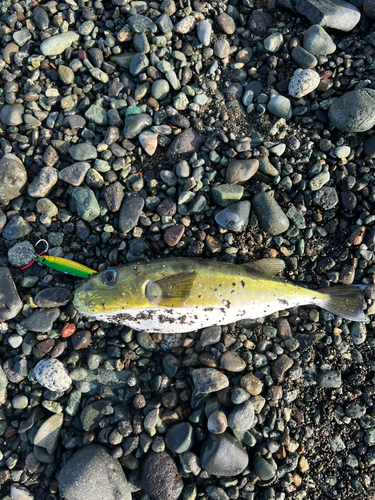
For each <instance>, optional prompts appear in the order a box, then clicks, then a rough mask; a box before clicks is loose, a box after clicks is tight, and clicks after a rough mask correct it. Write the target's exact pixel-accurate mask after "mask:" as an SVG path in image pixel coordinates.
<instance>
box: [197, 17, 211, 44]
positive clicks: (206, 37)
mask: <svg viewBox="0 0 375 500" xmlns="http://www.w3.org/2000/svg"><path fill="white" fill-rule="evenodd" d="M211 33H212V26H211V23H209V22H208V21H207V19H203V20H202V21H199V23H198V25H197V34H198V38H199V41H200V42H201V44H202V45H205V46H206V47H208V46H209V45H210V42H211Z"/></svg>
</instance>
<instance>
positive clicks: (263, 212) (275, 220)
mask: <svg viewBox="0 0 375 500" xmlns="http://www.w3.org/2000/svg"><path fill="white" fill-rule="evenodd" d="M253 208H254V211H255V214H256V216H257V217H258V221H259V225H260V227H261V228H262V229H263V231H267V232H268V233H270V234H272V236H276V235H278V234H282V233H284V232H285V231H287V230H288V229H289V219H288V217H287V216H286V215H285V214H284V212H283V211H282V209H281V207H280V205H279V204H278V203H277V201H276V200H275V198H274V197H273V193H271V192H270V191H268V192H266V193H258V194H256V195H255V196H254V198H253Z"/></svg>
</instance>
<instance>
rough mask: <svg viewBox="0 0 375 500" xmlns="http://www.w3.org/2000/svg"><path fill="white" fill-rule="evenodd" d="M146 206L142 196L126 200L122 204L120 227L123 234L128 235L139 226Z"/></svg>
mask: <svg viewBox="0 0 375 500" xmlns="http://www.w3.org/2000/svg"><path fill="white" fill-rule="evenodd" d="M144 204H145V201H144V199H143V198H141V197H140V196H131V197H130V198H126V200H125V201H124V202H123V204H122V207H121V211H120V218H119V226H120V231H121V232H122V233H128V232H129V231H130V230H131V229H133V227H135V226H136V225H137V223H138V219H139V217H140V215H141V211H142V209H143V205H144Z"/></svg>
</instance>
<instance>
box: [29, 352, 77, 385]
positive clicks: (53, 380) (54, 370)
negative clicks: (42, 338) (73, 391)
mask: <svg viewBox="0 0 375 500" xmlns="http://www.w3.org/2000/svg"><path fill="white" fill-rule="evenodd" d="M34 373H35V378H36V379H37V381H38V382H39V384H40V385H42V386H43V387H45V388H46V389H49V390H50V391H56V392H64V391H66V390H67V389H69V387H70V386H71V385H72V379H71V378H70V377H69V374H68V372H67V370H66V368H65V366H64V365H63V364H62V363H61V361H59V360H58V359H52V358H50V359H42V360H41V361H39V363H38V364H37V365H36V366H35V368H34Z"/></svg>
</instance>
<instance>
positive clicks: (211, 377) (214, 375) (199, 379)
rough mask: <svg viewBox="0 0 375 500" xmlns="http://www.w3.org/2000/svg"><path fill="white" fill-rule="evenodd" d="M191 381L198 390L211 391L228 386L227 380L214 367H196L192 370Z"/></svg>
mask: <svg viewBox="0 0 375 500" xmlns="http://www.w3.org/2000/svg"><path fill="white" fill-rule="evenodd" d="M193 383H194V386H195V388H196V389H197V390H198V391H199V392H203V393H211V392H216V391H220V389H224V387H228V385H229V380H228V378H227V377H226V375H224V374H223V373H221V372H219V370H215V369H214V368H197V369H195V370H194V371H193Z"/></svg>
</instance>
